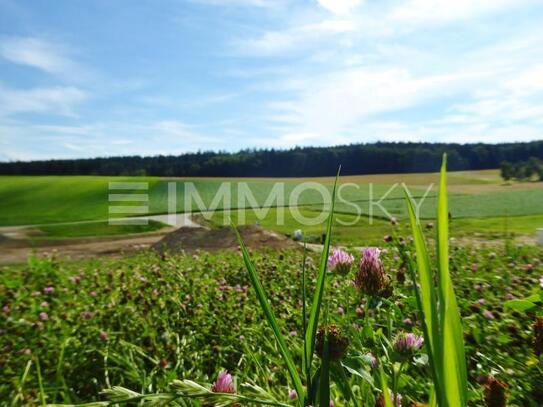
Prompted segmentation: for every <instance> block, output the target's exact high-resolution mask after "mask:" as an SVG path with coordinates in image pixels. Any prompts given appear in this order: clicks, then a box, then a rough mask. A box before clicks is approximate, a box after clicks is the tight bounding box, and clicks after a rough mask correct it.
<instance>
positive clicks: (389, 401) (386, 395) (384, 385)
mask: <svg viewBox="0 0 543 407" xmlns="http://www.w3.org/2000/svg"><path fill="white" fill-rule="evenodd" d="M379 379H380V382H381V391H382V392H383V400H384V402H385V407H394V405H393V404H392V398H391V397H390V391H389V390H388V384H387V378H386V376H385V371H384V370H383V365H382V364H381V363H379Z"/></svg>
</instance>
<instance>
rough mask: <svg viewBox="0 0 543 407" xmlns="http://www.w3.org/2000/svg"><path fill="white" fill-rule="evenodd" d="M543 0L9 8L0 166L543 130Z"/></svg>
mask: <svg viewBox="0 0 543 407" xmlns="http://www.w3.org/2000/svg"><path fill="white" fill-rule="evenodd" d="M541 21H543V3H542V2H541V1H540V0H455V1H451V0H433V1H430V0H403V1H389V0H379V1H378V0H319V1H294V0H270V1H266V0H190V1H181V0H171V1H123V0H117V1H110V0H106V1H102V0H93V1H87V0H55V1H15V0H0V160H4V161H5V160H15V159H23V160H29V159H42V158H69V157H93V156H112V155H129V154H141V155H154V154H178V153H183V152H187V151H197V150H226V151H236V150H239V149H242V148H248V147H251V148H252V147H256V148H263V147H276V148H287V147H292V146H295V145H336V144H344V143H356V142H372V141H446V142H462V143H465V142H476V141H482V142H502V141H527V140H537V139H543V41H542V38H543V24H542V23H541Z"/></svg>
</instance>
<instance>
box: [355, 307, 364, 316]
mask: <svg viewBox="0 0 543 407" xmlns="http://www.w3.org/2000/svg"><path fill="white" fill-rule="evenodd" d="M356 315H357V316H358V317H359V318H364V316H365V315H366V311H364V308H363V307H356Z"/></svg>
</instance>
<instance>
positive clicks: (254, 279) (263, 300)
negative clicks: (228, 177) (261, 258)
mask: <svg viewBox="0 0 543 407" xmlns="http://www.w3.org/2000/svg"><path fill="white" fill-rule="evenodd" d="M234 232H235V233H236V237H237V239H238V242H239V245H240V247H241V252H242V254H243V261H244V263H245V267H246V268H247V271H248V272H249V278H250V279H251V283H252V285H253V287H254V289H255V291H256V296H257V298H258V301H259V303H260V307H261V308H262V310H263V311H264V315H265V316H266V319H267V320H268V323H269V324H270V327H271V328H272V331H273V334H274V336H275V339H276V341H277V344H278V345H279V351H280V352H281V356H282V357H283V360H284V361H285V364H286V365H287V370H288V372H289V375H290V378H291V380H292V382H293V385H294V389H295V390H296V392H297V393H298V400H299V401H300V404H301V405H304V399H305V395H304V388H303V385H302V381H301V379H300V376H299V374H298V372H297V371H296V367H295V365H294V361H293V359H292V356H291V354H290V351H289V350H288V348H287V345H286V343H285V339H284V338H283V335H282V334H281V329H280V328H279V324H278V323H277V319H276V318H275V315H274V314H273V311H272V309H271V306H270V304H269V302H268V299H267V297H266V293H265V292H264V288H263V287H262V284H261V283H260V279H259V278H258V275H257V273H256V269H255V267H254V265H253V262H252V261H251V258H250V256H249V252H248V251H247V248H246V247H245V244H244V243H243V240H242V238H241V236H240V234H239V232H238V230H237V229H236V228H235V227H234Z"/></svg>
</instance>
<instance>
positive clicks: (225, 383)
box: [211, 370, 236, 394]
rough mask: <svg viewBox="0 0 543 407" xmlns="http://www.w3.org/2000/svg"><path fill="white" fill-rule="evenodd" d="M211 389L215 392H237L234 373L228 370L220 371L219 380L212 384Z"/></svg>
mask: <svg viewBox="0 0 543 407" xmlns="http://www.w3.org/2000/svg"><path fill="white" fill-rule="evenodd" d="M211 391H212V392H213V393H231V394H234V393H235V392H236V386H235V384H234V381H233V380H232V375H231V374H230V373H228V371H227V370H223V371H221V372H220V373H219V377H218V378H217V381H215V382H214V383H213V384H212V385H211Z"/></svg>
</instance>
